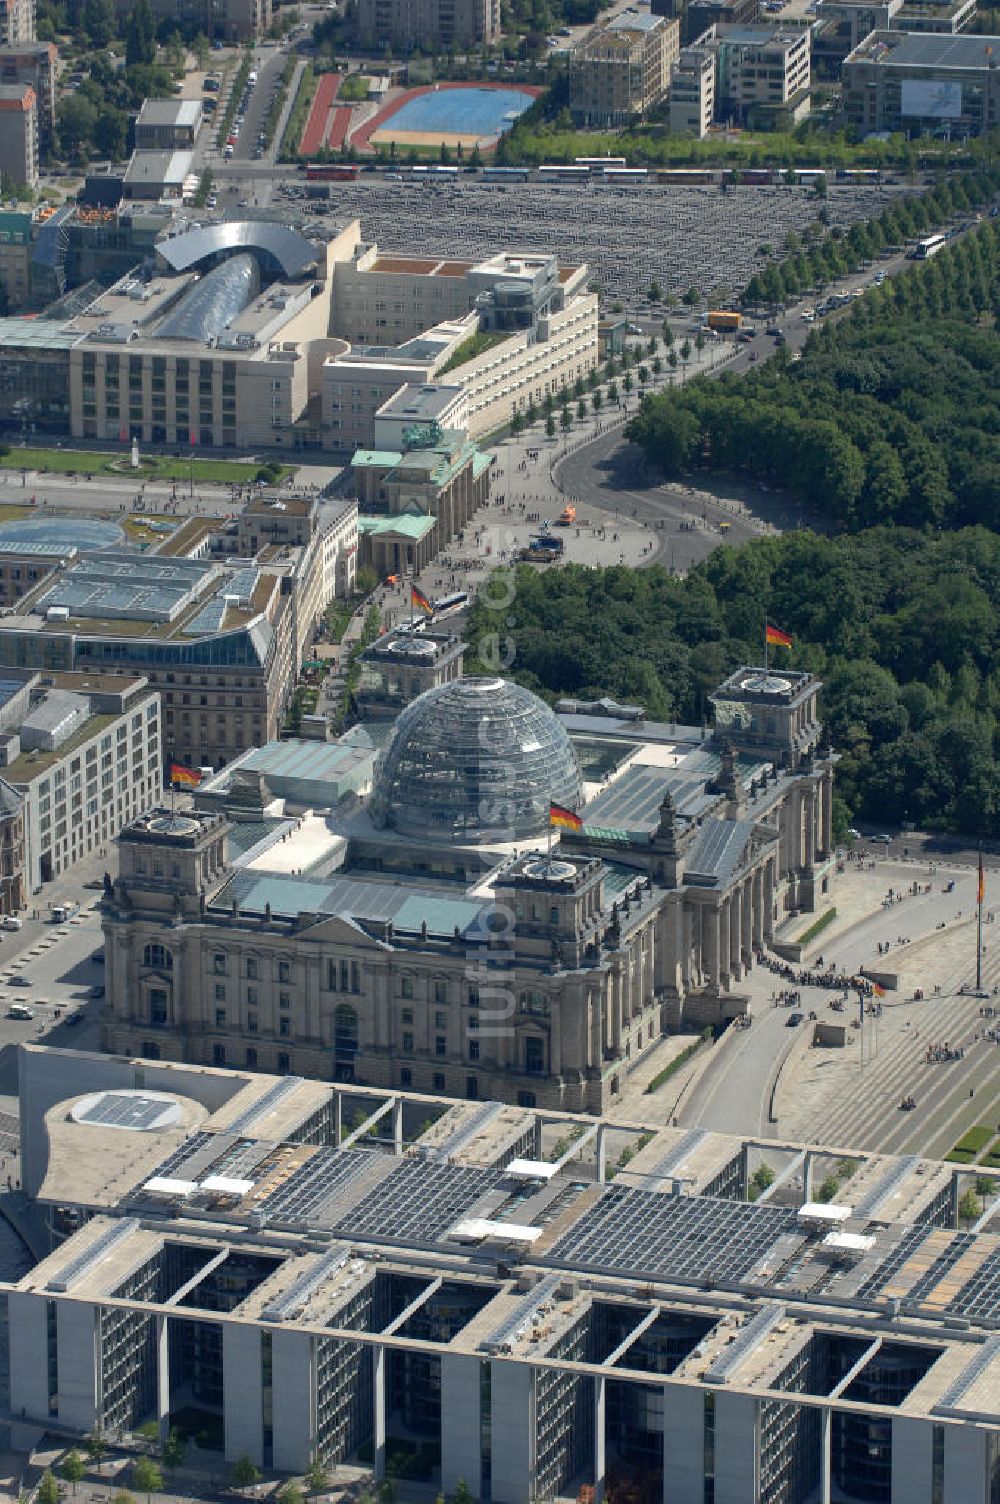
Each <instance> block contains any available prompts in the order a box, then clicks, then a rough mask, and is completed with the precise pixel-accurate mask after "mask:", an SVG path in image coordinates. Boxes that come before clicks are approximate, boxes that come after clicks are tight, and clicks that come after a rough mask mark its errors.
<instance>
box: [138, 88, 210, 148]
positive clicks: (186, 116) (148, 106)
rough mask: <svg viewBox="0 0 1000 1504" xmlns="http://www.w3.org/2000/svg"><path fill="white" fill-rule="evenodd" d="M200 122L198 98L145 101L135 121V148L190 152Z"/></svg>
mask: <svg viewBox="0 0 1000 1504" xmlns="http://www.w3.org/2000/svg"><path fill="white" fill-rule="evenodd" d="M201 122H202V108H201V100H200V99H145V100H143V104H142V109H141V110H140V111H139V114H138V115H137V117H136V122H135V149H136V151H192V150H193V149H194V144H195V141H196V139H197V136H198V131H199V129H200V127H201Z"/></svg>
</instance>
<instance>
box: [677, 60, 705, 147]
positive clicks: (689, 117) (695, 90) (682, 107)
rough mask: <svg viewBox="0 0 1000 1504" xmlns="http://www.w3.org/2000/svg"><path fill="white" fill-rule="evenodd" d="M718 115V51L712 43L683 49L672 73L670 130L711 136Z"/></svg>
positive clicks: (685, 133) (692, 134)
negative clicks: (710, 45) (710, 128)
mask: <svg viewBox="0 0 1000 1504" xmlns="http://www.w3.org/2000/svg"><path fill="white" fill-rule="evenodd" d="M714 115H715V52H714V51H713V49H712V48H711V47H708V46H703V47H699V46H692V47H685V48H683V49H682V51H681V54H680V57H679V58H678V59H677V61H676V63H675V64H674V66H673V69H672V71H671V74H670V133H671V135H673V136H696V137H697V138H698V139H699V140H702V139H703V138H704V137H705V136H707V135H708V131H709V127H710V126H711V124H712V120H713V117H714Z"/></svg>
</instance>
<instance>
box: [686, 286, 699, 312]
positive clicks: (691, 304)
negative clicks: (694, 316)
mask: <svg viewBox="0 0 1000 1504" xmlns="http://www.w3.org/2000/svg"><path fill="white" fill-rule="evenodd" d="M683 301H684V303H685V304H686V305H687V307H688V308H697V306H698V304H699V303H700V302H701V293H700V292H699V291H698V289H697V287H689V288H688V290H687V292H686V293H685V294H684V300H683Z"/></svg>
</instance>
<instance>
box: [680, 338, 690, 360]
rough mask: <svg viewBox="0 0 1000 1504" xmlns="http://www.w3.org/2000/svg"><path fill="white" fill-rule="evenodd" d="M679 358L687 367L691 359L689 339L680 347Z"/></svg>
mask: <svg viewBox="0 0 1000 1504" xmlns="http://www.w3.org/2000/svg"><path fill="white" fill-rule="evenodd" d="M680 357H681V360H682V361H683V362H684V364H685V365H687V363H688V361H689V360H690V359H691V341H690V340H689V339H686V340H685V341H684V343H683V344H682V345H681V348H680Z"/></svg>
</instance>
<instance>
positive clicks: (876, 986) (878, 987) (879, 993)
mask: <svg viewBox="0 0 1000 1504" xmlns="http://www.w3.org/2000/svg"><path fill="white" fill-rule="evenodd" d="M872 991H873V992H874V994H875V996H876V997H885V988H884V987H883V986H882V983H881V982H873V983H872Z"/></svg>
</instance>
